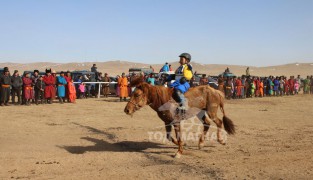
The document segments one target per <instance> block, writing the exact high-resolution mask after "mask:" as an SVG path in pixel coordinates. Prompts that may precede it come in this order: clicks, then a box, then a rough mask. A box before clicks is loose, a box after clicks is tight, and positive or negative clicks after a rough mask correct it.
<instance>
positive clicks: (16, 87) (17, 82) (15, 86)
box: [11, 70, 23, 105]
mask: <svg viewBox="0 0 313 180" xmlns="http://www.w3.org/2000/svg"><path fill="white" fill-rule="evenodd" d="M11 83H12V89H11V94H12V104H15V96H17V104H16V105H20V104H21V92H22V86H23V80H22V78H21V76H20V75H19V72H18V70H15V71H14V73H13V76H12V77H11Z"/></svg>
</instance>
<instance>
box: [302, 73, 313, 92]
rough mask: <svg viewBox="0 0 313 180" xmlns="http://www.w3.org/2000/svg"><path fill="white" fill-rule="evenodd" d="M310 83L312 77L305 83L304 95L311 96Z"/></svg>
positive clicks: (307, 78) (308, 77)
mask: <svg viewBox="0 0 313 180" xmlns="http://www.w3.org/2000/svg"><path fill="white" fill-rule="evenodd" d="M310 82H311V80H310V76H307V77H306V79H305V80H304V82H303V94H309V90H310Z"/></svg>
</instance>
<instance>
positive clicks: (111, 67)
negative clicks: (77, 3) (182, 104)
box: [0, 61, 313, 77]
mask: <svg viewBox="0 0 313 180" xmlns="http://www.w3.org/2000/svg"><path fill="white" fill-rule="evenodd" d="M94 63H95V64H97V67H98V70H99V71H100V72H103V73H105V72H106V73H109V74H110V75H111V76H115V75H117V74H121V73H122V72H125V73H128V69H129V68H133V67H138V68H144V67H146V68H148V67H150V65H151V66H152V67H153V68H154V69H155V71H157V72H158V71H159V70H160V68H161V67H162V66H163V64H143V63H134V62H127V61H106V62H85V63H50V62H36V63H27V64H21V63H0V68H3V67H9V69H10V70H11V71H12V72H13V71H14V70H16V69H17V70H19V71H20V72H23V71H24V70H34V69H38V70H40V71H44V70H45V69H46V68H52V69H55V70H56V71H62V70H63V71H67V70H70V71H73V70H90V68H91V66H92V64H94ZM170 64H172V67H173V69H176V68H177V67H178V66H179V63H178V62H172V63H170ZM192 66H193V69H194V71H197V72H198V73H205V74H209V75H218V74H220V73H221V72H223V71H224V70H225V69H226V68H227V67H229V69H230V71H231V72H233V73H234V74H236V75H237V76H238V75H242V74H245V72H246V68H247V66H239V65H223V64H201V63H197V62H192ZM250 74H251V75H256V76H268V75H273V76H280V75H285V76H290V75H298V74H299V75H301V76H302V77H304V76H307V75H313V63H293V64H285V65H278V66H268V67H254V66H250Z"/></svg>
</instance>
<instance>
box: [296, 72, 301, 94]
mask: <svg viewBox="0 0 313 180" xmlns="http://www.w3.org/2000/svg"><path fill="white" fill-rule="evenodd" d="M296 80H297V81H298V83H299V90H298V93H299V92H300V91H301V85H302V82H301V77H300V75H298V77H297V79H296Z"/></svg>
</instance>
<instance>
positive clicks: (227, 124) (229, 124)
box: [217, 90, 235, 134]
mask: <svg viewBox="0 0 313 180" xmlns="http://www.w3.org/2000/svg"><path fill="white" fill-rule="evenodd" d="M217 92H218V94H219V96H220V108H221V111H222V113H223V125H224V129H225V131H226V132H227V133H228V134H235V125H234V123H233V121H232V120H231V119H229V118H228V117H227V116H226V115H225V110H224V98H225V96H224V93H223V92H221V91H219V90H217Z"/></svg>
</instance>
